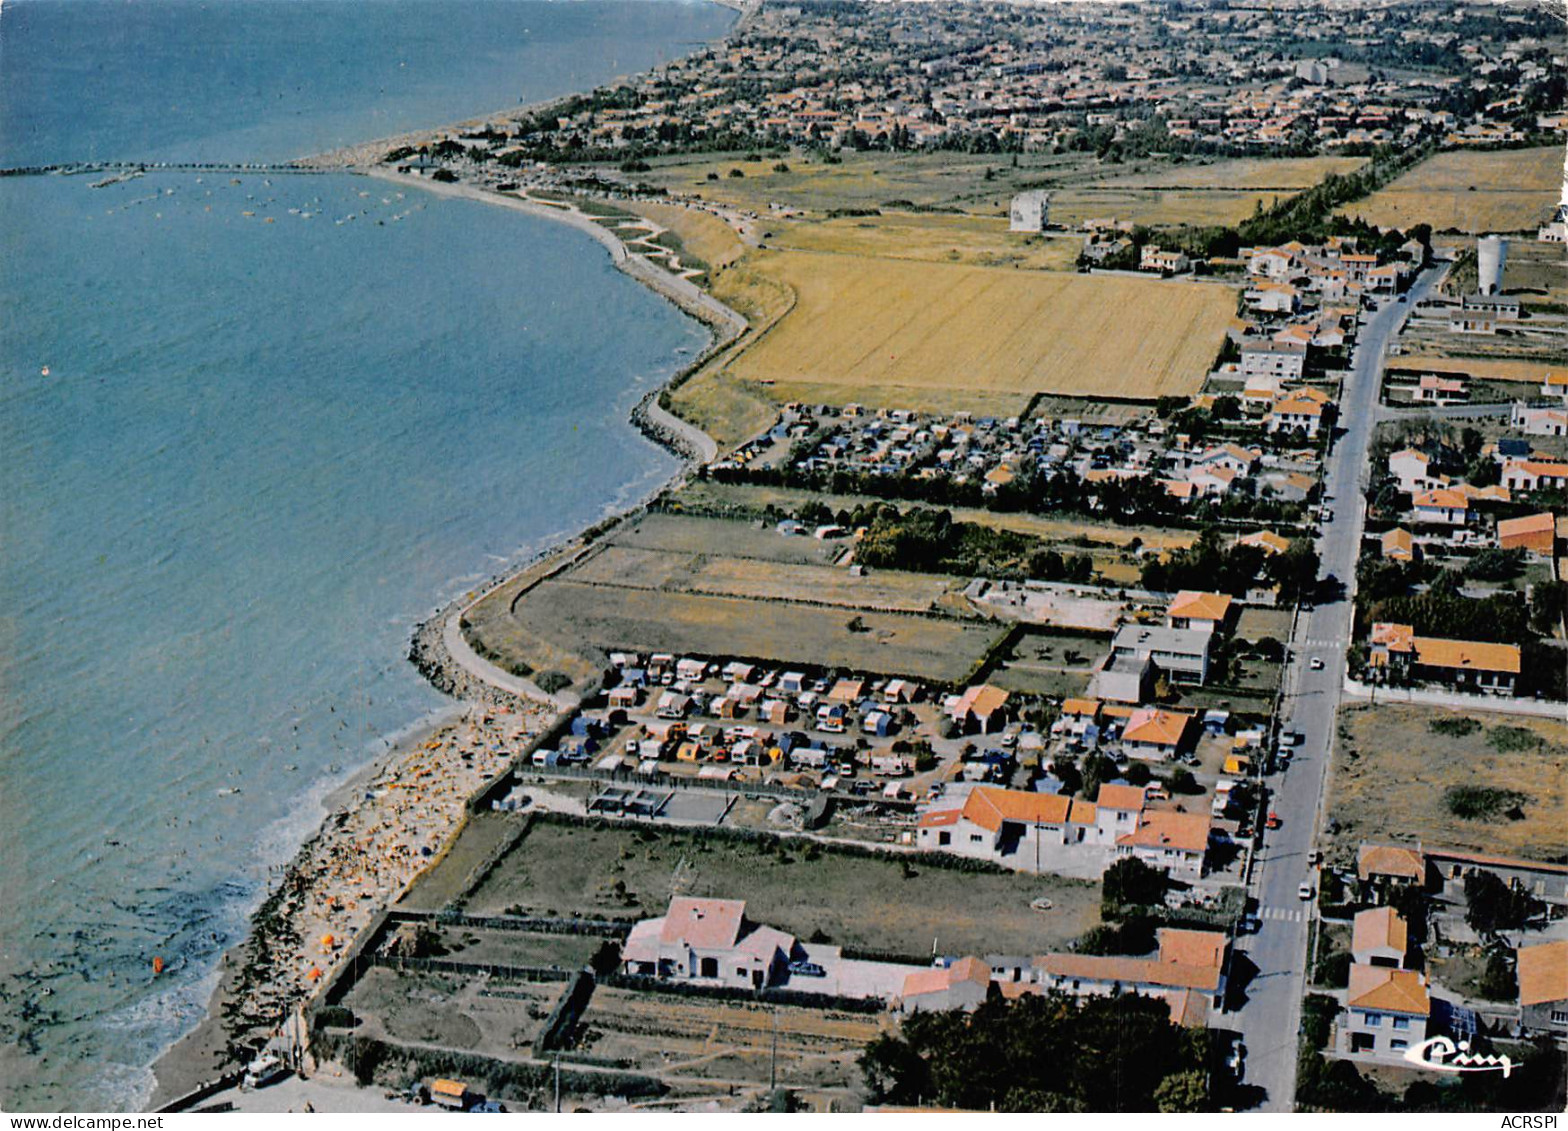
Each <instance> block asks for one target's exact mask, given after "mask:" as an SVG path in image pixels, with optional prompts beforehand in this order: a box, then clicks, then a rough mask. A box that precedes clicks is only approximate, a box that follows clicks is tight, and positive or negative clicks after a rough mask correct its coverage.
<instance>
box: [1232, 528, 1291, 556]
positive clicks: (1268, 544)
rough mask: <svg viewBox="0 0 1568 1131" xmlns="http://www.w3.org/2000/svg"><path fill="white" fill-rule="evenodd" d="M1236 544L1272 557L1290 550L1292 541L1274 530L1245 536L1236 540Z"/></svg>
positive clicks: (1260, 531)
mask: <svg viewBox="0 0 1568 1131" xmlns="http://www.w3.org/2000/svg"><path fill="white" fill-rule="evenodd" d="M1236 544H1237V545H1238V546H1251V547H1253V548H1254V549H1258V550H1262V551H1263V552H1264V553H1265V554H1268V555H1269V556H1270V557H1272V556H1273V555H1275V554H1283V553H1284V552H1285V551H1286V550H1288V549H1290V539H1288V538H1286V537H1284V536H1282V535H1279V534H1276V533H1274V531H1272V530H1259V531H1257V532H1255V533H1252V534H1246V535H1243V536H1242V537H1240V538H1238V539H1237V540H1236Z"/></svg>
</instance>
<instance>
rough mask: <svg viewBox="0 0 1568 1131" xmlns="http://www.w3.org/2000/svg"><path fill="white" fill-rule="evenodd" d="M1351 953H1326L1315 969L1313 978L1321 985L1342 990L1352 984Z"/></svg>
mask: <svg viewBox="0 0 1568 1131" xmlns="http://www.w3.org/2000/svg"><path fill="white" fill-rule="evenodd" d="M1350 960H1351V955H1350V954H1349V953H1348V952H1346V951H1343V950H1341V951H1336V952H1334V953H1333V954H1325V955H1323V956H1322V957H1321V958H1319V959H1318V961H1317V965H1316V966H1315V967H1314V969H1313V973H1312V980H1313V981H1315V982H1316V983H1317V984H1318V985H1320V986H1330V987H1332V988H1334V989H1336V990H1342V989H1344V988H1345V987H1346V986H1348V985H1349V984H1350Z"/></svg>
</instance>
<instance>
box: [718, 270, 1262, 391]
mask: <svg viewBox="0 0 1568 1131" xmlns="http://www.w3.org/2000/svg"><path fill="white" fill-rule="evenodd" d="M769 270H770V272H773V273H776V274H777V275H778V276H779V277H780V278H782V279H784V280H785V281H786V282H788V283H789V284H790V285H791V286H792V287H793V288H794V289H795V292H796V294H797V295H798V296H799V298H798V301H797V303H796V306H795V309H794V310H792V311H791V312H790V313H789V314H787V315H785V316H784V318H783V319H781V320H780V321H779V322H778V324H777V325H775V326H774V327H773V328H772V329H771V330H770V331H769V332H768V333H767V334H766V335H765V336H764V337H763V338H762V339H761V340H760V341H758V342H757V344H756V345H754V346H753V347H752V348H750V349H749V350H746V351H744V352H743V353H741V354H740V356H739V357H738V358H737V359H736V360H734V361H733V362H732V363H731V365H730V369H731V372H733V373H735V375H736V376H738V377H741V378H743V379H746V380H752V381H767V382H791V383H795V384H826V385H840V386H842V385H853V386H884V387H894V388H914V389H931V388H937V389H980V390H986V391H990V392H1014V393H1036V392H1047V393H1067V394H1081V395H1094V396H1115V397H1130V398H1150V399H1152V398H1154V397H1157V396H1161V395H1163V394H1191V393H1195V392H1197V391H1198V389H1199V387H1200V386H1201V385H1202V383H1203V379H1204V376H1205V375H1206V374H1207V373H1208V370H1209V367H1210V366H1211V365H1212V364H1213V362H1214V358H1215V355H1216V354H1217V353H1218V351H1219V348H1220V344H1221V341H1222V340H1223V338H1224V335H1225V331H1226V330H1227V329H1228V328H1230V327H1231V326H1233V325H1235V324H1236V318H1235V308H1236V295H1235V292H1234V291H1233V290H1231V289H1229V288H1227V287H1223V286H1217V285H1209V284H1201V283H1190V282H1165V281H1161V280H1158V279H1139V278H1123V277H1110V276H1091V275H1072V274H1059V273H1047V272H1035V271H1012V270H1005V269H997V268H984V267H961V266H949V265H946V264H934V263H913V262H902V261H895V260H885V259H884V260H867V259H855V258H850V257H845V256H835V255H806V254H799V253H793V254H792V253H785V254H780V255H778V256H775V257H773V259H772V261H771V262H770V264H769Z"/></svg>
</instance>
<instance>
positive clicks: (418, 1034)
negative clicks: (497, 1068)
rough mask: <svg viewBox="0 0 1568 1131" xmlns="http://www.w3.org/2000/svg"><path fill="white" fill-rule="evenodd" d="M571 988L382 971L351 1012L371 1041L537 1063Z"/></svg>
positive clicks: (369, 975) (366, 979)
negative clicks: (555, 1012)
mask: <svg viewBox="0 0 1568 1131" xmlns="http://www.w3.org/2000/svg"><path fill="white" fill-rule="evenodd" d="M565 984H566V979H565V977H564V976H563V977H562V979H561V981H559V982H506V981H503V980H501V979H498V978H470V977H468V976H467V975H464V974H451V973H439V974H438V973H429V972H426V971H407V970H395V969H391V968H388V967H375V968H372V969H370V970H367V971H365V973H364V975H363V976H362V977H361V978H360V979H359V981H358V982H357V983H355V985H354V988H353V989H352V990H351V991H350V992H349V994H348V996H347V997H346V998H344V1001H343V1004H344V1005H345V1006H347V1007H348V1008H349V1009H351V1010H353V1012H354V1014H355V1016H357V1017H359V1018H360V1022H361V1023H360V1026H359V1028H358V1032H359V1033H360V1034H361V1035H363V1036H366V1037H372V1038H381V1039H385V1040H391V1041H395V1042H398V1043H400V1044H416V1045H434V1046H436V1047H438V1048H444V1049H457V1050H461V1051H463V1052H471V1053H476V1054H478V1055H481V1056H491V1057H496V1058H499V1059H503V1060H516V1059H519V1058H520V1057H525V1056H528V1055H529V1053H530V1046H531V1045H532V1044H533V1041H534V1038H535V1037H537V1036H538V1035H539V1032H540V1030H541V1029H543V1027H544V1022H545V1019H546V1018H548V1017H549V1015H550V1010H551V1008H552V1007H553V1006H554V1004H555V1001H556V999H557V998H559V997H560V996H561V989H562V987H563V986H564V985H565Z"/></svg>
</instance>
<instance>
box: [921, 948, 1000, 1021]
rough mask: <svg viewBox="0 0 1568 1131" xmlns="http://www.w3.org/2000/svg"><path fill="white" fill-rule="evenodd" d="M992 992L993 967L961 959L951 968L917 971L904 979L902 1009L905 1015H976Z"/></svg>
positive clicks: (979, 960) (937, 967)
mask: <svg viewBox="0 0 1568 1131" xmlns="http://www.w3.org/2000/svg"><path fill="white" fill-rule="evenodd" d="M990 992H991V966H990V963H988V962H985V961H984V960H982V959H979V958H973V957H970V958H960V959H958V960H957V961H956V962H954V963H952V964H951V965H948V966H933V967H932V968H931V969H929V970H916V971H914V972H913V973H911V974H908V975H906V976H905V977H904V989H903V993H902V994H900V995H899V1008H900V1009H901V1010H902V1011H903V1012H904V1013H943V1012H946V1011H947V1010H950V1009H961V1010H963V1011H964V1012H965V1013H972V1012H973V1011H974V1010H976V1009H978V1008H979V1007H980V1006H981V1005H982V1004H983V1003H984V1002H985V999H986V996H987V995H988V994H989V993H990Z"/></svg>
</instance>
